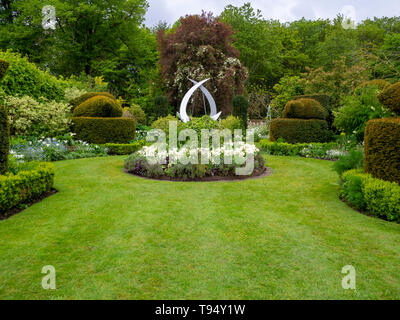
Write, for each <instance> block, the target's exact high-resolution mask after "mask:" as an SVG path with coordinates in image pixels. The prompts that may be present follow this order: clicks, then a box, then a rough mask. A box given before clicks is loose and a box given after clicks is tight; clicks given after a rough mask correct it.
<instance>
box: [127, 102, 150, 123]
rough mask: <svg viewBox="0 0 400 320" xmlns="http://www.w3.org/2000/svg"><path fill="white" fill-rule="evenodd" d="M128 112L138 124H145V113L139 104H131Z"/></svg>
mask: <svg viewBox="0 0 400 320" xmlns="http://www.w3.org/2000/svg"><path fill="white" fill-rule="evenodd" d="M129 112H130V114H131V115H132V116H133V117H134V118H135V119H136V122H137V123H138V124H146V113H145V112H144V111H143V109H142V108H141V107H140V106H139V105H137V104H131V106H130V108H129Z"/></svg>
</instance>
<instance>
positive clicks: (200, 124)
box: [180, 115, 221, 141]
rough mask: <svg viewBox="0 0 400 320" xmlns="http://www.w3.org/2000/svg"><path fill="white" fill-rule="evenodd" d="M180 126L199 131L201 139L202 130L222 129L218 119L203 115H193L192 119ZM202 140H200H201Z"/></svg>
mask: <svg viewBox="0 0 400 320" xmlns="http://www.w3.org/2000/svg"><path fill="white" fill-rule="evenodd" d="M180 128H181V129H182V130H183V129H193V130H194V131H196V132H197V134H198V136H199V139H200V137H201V130H210V131H211V130H214V129H220V128H221V127H220V123H219V122H218V121H214V120H213V119H211V117H210V116H207V115H206V116H202V117H199V118H198V117H193V118H190V121H189V122H187V123H183V122H182V123H181V125H180ZM199 141H200V140H199Z"/></svg>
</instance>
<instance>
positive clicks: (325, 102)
mask: <svg viewBox="0 0 400 320" xmlns="http://www.w3.org/2000/svg"><path fill="white" fill-rule="evenodd" d="M299 99H314V100H317V101H318V102H319V103H320V105H321V106H322V107H323V108H325V110H326V111H327V118H326V121H328V125H329V128H332V125H333V121H334V120H335V117H334V115H333V112H332V105H331V98H330V97H329V96H327V95H326V94H310V95H302V96H295V97H293V98H292V100H299Z"/></svg>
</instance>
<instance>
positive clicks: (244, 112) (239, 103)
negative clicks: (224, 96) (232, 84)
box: [232, 96, 249, 130]
mask: <svg viewBox="0 0 400 320" xmlns="http://www.w3.org/2000/svg"><path fill="white" fill-rule="evenodd" d="M232 105H233V112H232V115H233V116H235V117H238V118H239V119H240V121H241V122H242V128H243V129H245V130H246V129H247V124H248V123H247V122H248V110H249V101H248V100H247V99H246V97H243V96H236V97H234V98H233V100H232Z"/></svg>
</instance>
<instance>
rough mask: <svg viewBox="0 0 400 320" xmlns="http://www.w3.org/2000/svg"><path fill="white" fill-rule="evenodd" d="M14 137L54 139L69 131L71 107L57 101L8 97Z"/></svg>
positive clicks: (6, 100) (11, 128) (7, 102)
mask: <svg viewBox="0 0 400 320" xmlns="http://www.w3.org/2000/svg"><path fill="white" fill-rule="evenodd" d="M5 105H6V106H7V109H8V114H9V119H10V130H11V134H12V135H22V136H44V137H49V136H50V137H54V136H56V135H61V134H64V133H66V132H68V130H69V125H70V119H69V114H70V110H71V106H70V105H69V104H67V103H63V102H56V101H46V100H45V101H43V102H38V101H36V100H35V99H34V98H31V97H28V96H24V97H22V98H17V97H6V98H5Z"/></svg>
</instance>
